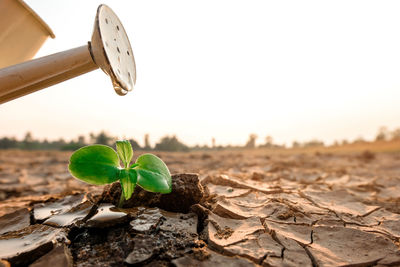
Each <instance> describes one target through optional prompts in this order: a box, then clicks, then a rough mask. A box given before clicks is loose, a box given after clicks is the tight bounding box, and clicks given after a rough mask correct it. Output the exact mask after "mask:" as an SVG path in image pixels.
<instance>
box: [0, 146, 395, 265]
mask: <svg viewBox="0 0 400 267" xmlns="http://www.w3.org/2000/svg"><path fill="white" fill-rule="evenodd" d="M398 144H399V143H398V142H397V143H395V144H394V143H391V144H388V143H384V144H383V143H382V144H381V145H377V144H374V145H369V146H368V145H367V146H366V145H365V144H364V145H359V146H353V147H346V148H331V149H326V148H323V149H321V148H319V149H308V150H292V151H288V150H278V151H276V150H261V149H259V150H248V151H245V150H243V151H242V150H241V151H239V150H237V151H208V152H190V153H165V152H155V154H157V155H158V156H160V157H161V158H162V159H163V160H164V161H165V162H166V164H167V165H168V166H169V168H170V171H171V173H185V172H190V173H198V174H199V177H200V180H201V183H202V184H203V185H204V186H206V187H207V188H208V190H209V192H210V194H211V195H212V196H213V198H212V199H210V203H209V204H210V206H209V207H210V210H211V212H210V213H209V218H208V225H207V226H206V229H205V230H204V231H203V233H202V234H204V232H205V233H206V237H203V239H204V240H205V241H206V242H207V243H208V247H209V248H210V249H211V250H210V252H209V253H211V255H212V257H211V258H208V259H203V260H206V261H207V260H209V261H213V260H214V261H219V260H221V261H222V262H223V259H220V258H218V259H217V258H216V257H219V256H215V255H225V256H226V255H228V256H232V255H236V256H239V258H235V261H234V262H237V266H239V265H240V266H243V264H244V265H263V266H375V265H376V266H397V265H400V252H399V240H400V153H398V151H399V146H398ZM366 149H369V151H372V152H369V151H368V152H367V151H365V150H366ZM381 151H386V152H381ZM70 154H71V153H69V152H56V151H30V152H26V151H11V150H10V151H7V150H6V151H0V216H2V215H5V214H8V213H10V212H13V211H15V210H17V209H19V208H24V207H26V208H29V207H31V206H32V203H34V202H41V201H43V200H46V199H48V198H49V197H50V196H51V197H55V196H65V195H71V194H73V193H79V192H81V193H85V192H91V193H93V194H96V193H101V192H102V190H103V188H102V187H99V186H90V185H87V184H85V183H82V182H80V181H78V180H76V179H74V178H73V177H71V176H70V174H69V173H68V170H67V165H68V158H69V156H70ZM137 154H140V152H138V153H137ZM0 250H1V249H0ZM215 252H217V253H218V254H215V255H214V253H215ZM225 256H224V257H225ZM198 260H199V259H198V258H195V259H193V257H189V256H185V257H182V258H179V259H175V260H174V262H173V263H174V264H175V265H176V266H186V265H190V264H193V265H194V264H197V265H199V263H198V262H197V261H198ZM243 260H246V261H243ZM214 263H215V262H214ZM239 263H240V264H239ZM230 264H231V266H235V264H233V263H230ZM241 264H242V265H241Z"/></svg>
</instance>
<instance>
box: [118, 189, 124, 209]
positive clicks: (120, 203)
mask: <svg viewBox="0 0 400 267" xmlns="http://www.w3.org/2000/svg"><path fill="white" fill-rule="evenodd" d="M124 201H125V197H124V192H123V191H122V188H121V197H120V198H119V202H118V208H122V205H123V204H124Z"/></svg>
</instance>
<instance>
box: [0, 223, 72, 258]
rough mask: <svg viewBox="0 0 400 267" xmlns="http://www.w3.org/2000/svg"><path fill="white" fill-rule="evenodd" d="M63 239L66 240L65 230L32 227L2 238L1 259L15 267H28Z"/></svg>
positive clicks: (40, 226) (0, 244)
mask: <svg viewBox="0 0 400 267" xmlns="http://www.w3.org/2000/svg"><path fill="white" fill-rule="evenodd" d="M62 239H66V237H65V233H64V231H63V229H56V228H52V227H49V226H45V225H32V226H29V227H27V228H24V229H23V230H20V231H16V232H10V233H8V234H5V235H2V236H0V248H1V250H0V258H1V259H5V260H7V261H9V262H10V263H11V264H12V265H13V266H14V265H26V264H29V263H32V262H33V261H35V260H36V259H37V258H39V257H41V256H43V255H44V254H46V253H47V252H49V251H50V250H51V249H52V248H53V244H54V243H56V242H57V240H62Z"/></svg>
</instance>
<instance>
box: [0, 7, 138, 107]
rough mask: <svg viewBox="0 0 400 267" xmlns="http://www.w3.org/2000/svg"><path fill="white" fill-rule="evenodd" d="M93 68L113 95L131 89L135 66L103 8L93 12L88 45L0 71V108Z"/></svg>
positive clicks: (115, 19)
mask: <svg viewBox="0 0 400 267" xmlns="http://www.w3.org/2000/svg"><path fill="white" fill-rule="evenodd" d="M0 1H2V0H0ZM7 1H9V0H7ZM0 12H1V9H0ZM97 68H101V69H102V70H103V71H104V72H105V73H106V74H107V75H108V76H109V77H110V78H111V82H112V85H113V87H114V89H115V92H116V93H117V94H119V95H125V94H127V93H128V91H131V90H132V89H133V86H134V84H135V82H136V65H135V60H134V57H133V52H132V48H131V45H130V42H129V40H128V36H127V35H126V32H125V29H124V27H123V26H122V23H121V22H120V20H119V19H118V17H117V15H116V14H115V13H114V12H113V11H112V10H111V9H110V8H109V7H107V6H106V5H100V6H99V8H98V9H97V14H96V19H95V23H94V29H93V34H92V38H91V41H90V42H88V44H86V45H84V46H81V47H77V48H73V49H70V50H67V51H63V52H60V53H56V54H53V55H49V56H45V57H41V58H38V59H34V60H30V61H26V62H22V63H19V64H16V65H12V66H8V67H6V68H3V69H0V104H2V103H5V102H7V101H10V100H13V99H15V98H18V97H21V96H24V95H27V94H30V93H33V92H35V91H38V90H40V89H43V88H46V87H49V86H51V85H54V84H57V83H60V82H62V81H65V80H67V79H71V78H73V77H76V76H79V75H81V74H84V73H87V72H89V71H92V70H95V69H97Z"/></svg>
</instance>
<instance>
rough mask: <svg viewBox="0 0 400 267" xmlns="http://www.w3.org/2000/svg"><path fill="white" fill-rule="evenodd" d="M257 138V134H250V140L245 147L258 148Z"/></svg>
mask: <svg viewBox="0 0 400 267" xmlns="http://www.w3.org/2000/svg"><path fill="white" fill-rule="evenodd" d="M257 137H258V136H257V135H256V134H250V135H249V140H248V141H247V143H246V145H245V147H246V148H255V147H256V140H257Z"/></svg>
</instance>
